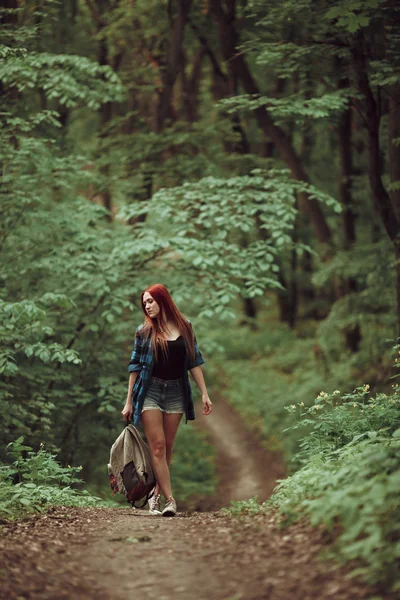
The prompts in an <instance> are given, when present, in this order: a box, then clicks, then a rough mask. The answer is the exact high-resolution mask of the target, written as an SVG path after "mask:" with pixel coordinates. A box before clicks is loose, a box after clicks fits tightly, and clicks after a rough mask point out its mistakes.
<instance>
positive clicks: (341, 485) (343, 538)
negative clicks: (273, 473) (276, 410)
mask: <svg viewBox="0 0 400 600" xmlns="http://www.w3.org/2000/svg"><path fill="white" fill-rule="evenodd" d="M288 410H289V411H290V412H296V413H298V414H299V420H298V422H297V423H296V424H295V425H293V426H292V429H293V428H298V427H306V428H311V431H310V432H309V433H308V434H307V435H306V437H305V438H304V439H303V440H302V443H301V459H302V462H303V465H304V466H303V467H302V468H301V469H299V470H298V471H297V472H296V473H295V474H294V475H292V476H291V477H288V478H287V479H285V480H283V481H281V482H280V484H279V485H278V487H277V488H276V490H275V492H274V494H273V496H272V497H271V499H270V500H269V501H268V503H267V506H271V507H274V508H277V509H278V510H279V512H281V513H282V514H283V515H284V517H285V518H286V520H287V521H289V522H291V521H293V520H296V519H298V518H300V517H301V516H302V515H304V514H306V515H308V517H309V518H310V521H311V523H312V524H314V525H321V524H322V525H324V526H325V527H327V528H328V529H333V528H335V529H336V526H337V525H339V530H338V531H339V534H338V536H337V538H336V542H335V547H334V552H335V554H334V556H335V557H336V559H339V560H342V561H349V560H354V559H357V561H358V564H359V566H358V567H357V568H356V569H355V570H354V571H353V574H361V575H362V576H363V578H364V579H365V580H366V581H368V582H369V583H380V584H382V585H384V586H387V587H389V588H391V589H393V590H395V589H397V587H396V586H398V582H399V579H400V572H399V571H398V556H399V549H400V546H399V536H398V532H399V530H400V523H399V520H398V515H399V514H400V504H399V498H398V489H399V482H400V480H399V470H398V466H399V462H400V440H399V438H400V430H399V429H398V424H399V418H400V388H399V386H398V385H397V384H396V385H394V387H393V392H392V393H391V394H388V395H387V394H382V393H377V394H376V395H375V396H374V397H370V390H369V385H364V386H362V387H359V388H357V389H355V390H354V391H353V392H352V393H349V394H341V393H340V392H339V391H335V392H333V393H332V394H327V393H325V392H321V393H320V394H319V396H318V397H317V399H316V400H315V402H314V404H313V405H312V406H311V407H309V408H306V407H304V406H303V403H298V404H297V405H291V406H290V407H288ZM336 530H337V529H336ZM396 582H397V583H396Z"/></svg>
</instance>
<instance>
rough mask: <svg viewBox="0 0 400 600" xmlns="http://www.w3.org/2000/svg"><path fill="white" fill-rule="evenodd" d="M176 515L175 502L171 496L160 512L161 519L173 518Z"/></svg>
mask: <svg viewBox="0 0 400 600" xmlns="http://www.w3.org/2000/svg"><path fill="white" fill-rule="evenodd" d="M175 515H176V502H175V500H174V499H173V497H172V496H171V498H170V499H169V500H168V501H167V504H166V505H165V508H164V510H163V511H162V516H163V517H174V516H175Z"/></svg>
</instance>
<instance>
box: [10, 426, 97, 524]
mask: <svg viewBox="0 0 400 600" xmlns="http://www.w3.org/2000/svg"><path fill="white" fill-rule="evenodd" d="M23 442H24V438H23V437H20V438H18V439H17V440H15V442H11V443H10V444H8V446H7V449H8V451H9V453H10V454H11V455H12V456H13V457H14V459H15V460H14V462H13V463H12V464H11V465H3V466H1V467H0V516H1V517H6V518H17V517H23V516H25V515H26V514H27V513H33V512H44V511H46V510H47V509H48V508H49V507H50V506H55V505H63V506H88V505H93V504H96V503H97V502H98V501H99V498H96V497H95V496H91V495H90V494H88V492H86V491H85V490H83V491H81V490H79V489H74V488H72V487H71V485H73V484H77V483H82V480H81V479H80V478H79V477H77V474H78V472H79V471H80V470H81V467H70V466H68V467H62V466H61V465H60V464H59V463H58V462H57V460H56V458H55V455H53V454H51V453H50V452H47V451H46V450H45V449H44V448H43V445H41V447H40V449H39V450H38V452H34V451H33V449H32V448H31V447H30V446H25V445H24V443H23Z"/></svg>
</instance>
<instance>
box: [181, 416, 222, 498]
mask: <svg viewBox="0 0 400 600" xmlns="http://www.w3.org/2000/svg"><path fill="white" fill-rule="evenodd" d="M214 459H215V449H214V448H213V447H212V446H211V445H210V444H209V442H208V440H207V436H206V435H205V434H201V433H200V432H199V431H196V430H194V428H193V426H191V425H189V426H181V427H180V428H179V430H178V434H177V437H176V441H175V445H174V455H173V457H172V466H171V483H172V487H173V490H174V494H175V495H176V497H177V498H179V499H180V500H182V501H184V500H187V499H188V498H190V497H191V496H196V495H197V496H207V495H212V494H214V493H215V490H216V483H217V481H216V475H215V464H214Z"/></svg>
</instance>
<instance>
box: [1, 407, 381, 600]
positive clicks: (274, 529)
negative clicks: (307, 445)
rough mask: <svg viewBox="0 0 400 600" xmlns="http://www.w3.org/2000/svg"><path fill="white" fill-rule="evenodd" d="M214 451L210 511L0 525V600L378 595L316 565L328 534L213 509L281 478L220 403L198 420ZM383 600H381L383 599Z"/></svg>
mask: <svg viewBox="0 0 400 600" xmlns="http://www.w3.org/2000/svg"><path fill="white" fill-rule="evenodd" d="M198 423H199V424H200V426H201V427H204V428H207V430H208V431H209V432H210V436H211V439H212V440H213V442H214V443H215V444H216V447H217V464H218V473H219V477H220V482H219V486H218V490H217V494H216V497H215V498H213V499H212V500H211V501H209V500H208V501H207V502H206V501H204V499H203V500H201V499H200V500H199V501H198V507H197V508H199V509H202V510H203V511H204V510H206V511H207V512H180V513H179V514H178V515H177V516H176V517H174V518H170V519H168V518H164V517H154V516H153V517H152V516H150V515H148V513H147V512H146V511H139V510H133V509H129V508H121V509H106V508H58V509H54V510H53V511H51V512H50V513H48V514H47V515H44V516H40V517H37V516H36V517H32V518H30V519H28V520H26V521H22V522H18V523H4V524H3V525H2V526H0V599H7V600H21V599H28V600H58V599H60V600H72V599H73V600H75V599H78V600H79V599H82V600H86V599H87V600H92V599H93V600H126V599H127V598H140V600H155V599H156V600H267V599H268V600H311V599H315V598H317V599H318V600H328V599H334V600H357V599H359V598H360V599H367V598H371V596H373V595H374V593H375V590H371V589H367V588H366V587H365V586H363V585H362V584H360V583H357V582H356V581H354V580H348V579H347V578H346V574H347V573H348V570H346V569H336V568H335V567H334V566H333V565H332V564H330V563H327V562H321V561H320V560H319V559H318V558H317V555H318V552H319V551H320V550H321V548H323V547H326V546H327V545H329V543H330V540H329V539H328V538H327V536H326V534H323V533H321V532H319V531H316V530H315V529H312V530H311V529H310V528H309V527H307V526H306V525H305V524H296V525H295V526H292V527H291V528H289V529H285V530H281V529H279V527H278V526H277V524H276V522H275V520H274V518H273V517H272V516H266V515H257V516H255V517H246V518H241V519H240V520H237V519H233V518H231V517H229V516H228V515H226V514H225V513H223V512H213V511H215V510H217V509H219V508H220V507H221V506H224V505H225V506H226V505H227V504H229V501H230V500H232V499H243V498H249V497H251V496H254V495H258V496H259V497H260V498H261V499H265V498H267V497H268V496H269V495H270V493H271V491H272V488H273V486H274V483H275V480H276V478H279V477H281V476H282V474H283V468H282V460H281V457H280V456H279V454H272V453H268V452H266V451H265V450H264V449H263V448H262V446H261V445H260V444H259V442H257V440H255V439H254V436H252V435H251V434H249V433H248V432H246V431H244V430H243V426H242V422H241V420H240V419H239V418H238V416H237V415H235V413H234V412H233V411H232V410H231V409H230V407H229V406H228V405H227V404H226V403H224V402H223V401H222V400H220V401H218V402H217V403H216V405H215V410H214V414H213V415H212V418H207V419H206V418H204V419H202V418H201V417H200V418H199V419H198ZM381 597H382V598H384V596H381Z"/></svg>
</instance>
